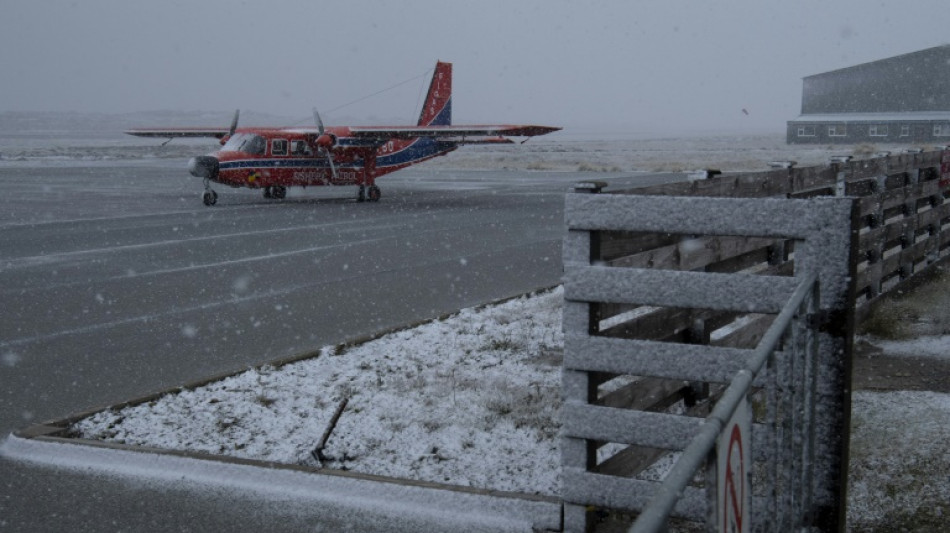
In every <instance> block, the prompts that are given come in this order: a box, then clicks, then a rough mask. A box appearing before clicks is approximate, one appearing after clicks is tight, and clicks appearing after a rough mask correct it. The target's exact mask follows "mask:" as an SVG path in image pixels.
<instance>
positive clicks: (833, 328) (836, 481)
mask: <svg viewBox="0 0 950 533" xmlns="http://www.w3.org/2000/svg"><path fill="white" fill-rule="evenodd" d="M850 205H851V209H850V227H835V228H831V227H830V228H827V230H828V231H827V232H826V233H825V234H824V235H823V236H822V237H820V238H816V239H810V240H806V241H804V242H803V243H802V244H803V246H802V247H803V248H806V250H802V251H803V252H804V253H802V254H801V256H799V254H798V250H797V249H796V254H795V255H796V264H795V270H796V272H798V271H799V269H802V271H804V272H818V274H819V282H820V285H821V288H822V289H821V292H822V298H821V302H820V304H821V308H820V311H819V313H818V317H819V328H818V346H819V350H818V355H817V361H816V364H817V365H818V368H819V372H818V378H817V379H818V381H817V384H816V385H817V388H816V391H815V393H816V396H817V402H816V409H817V411H816V433H817V434H818V435H823V437H822V439H820V441H819V442H816V449H815V462H816V465H817V468H816V474H815V478H814V480H813V481H814V483H813V485H812V486H813V496H814V501H815V504H816V514H815V517H814V519H815V521H814V523H813V526H814V527H815V528H817V529H818V530H819V531H822V532H827V533H840V532H843V531H844V530H845V526H846V513H847V502H848V499H847V486H848V463H849V456H850V454H849V446H850V428H851V367H852V354H853V345H854V342H853V332H854V325H855V309H854V305H853V302H854V298H855V286H856V283H855V279H856V274H857V253H858V245H859V231H860V228H861V210H860V205H859V202H858V201H857V200H851V202H850ZM842 222H843V221H842ZM842 225H843V224H842ZM799 257H801V261H800V262H799V259H798V258H799Z"/></svg>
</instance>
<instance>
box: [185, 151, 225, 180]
mask: <svg viewBox="0 0 950 533" xmlns="http://www.w3.org/2000/svg"><path fill="white" fill-rule="evenodd" d="M188 172H190V173H191V175H192V176H194V177H196V178H216V177H217V176H218V159H217V158H216V157H214V156H210V155H200V156H198V157H192V158H191V161H188Z"/></svg>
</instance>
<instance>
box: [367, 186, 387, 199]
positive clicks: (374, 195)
mask: <svg viewBox="0 0 950 533" xmlns="http://www.w3.org/2000/svg"><path fill="white" fill-rule="evenodd" d="M382 195H383V193H382V192H381V191H380V190H379V187H377V186H375V185H372V186H370V188H369V195H368V196H367V199H368V200H369V201H370V202H378V201H379V197H380V196H382Z"/></svg>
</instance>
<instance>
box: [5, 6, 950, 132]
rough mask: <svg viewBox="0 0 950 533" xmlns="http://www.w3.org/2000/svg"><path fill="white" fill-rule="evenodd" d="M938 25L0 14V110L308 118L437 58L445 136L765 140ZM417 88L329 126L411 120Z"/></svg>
mask: <svg viewBox="0 0 950 533" xmlns="http://www.w3.org/2000/svg"><path fill="white" fill-rule="evenodd" d="M948 19H950V7H948V4H947V3H946V0H926V1H904V0H901V1H898V0H887V1H877V2H872V1H867V0H836V1H828V0H805V1H790V0H785V1H782V2H773V1H765V0H741V1H740V0H736V1H723V2H711V1H703V2H700V1H695V2H678V1H659V0H657V1H649V2H648V1H622V2H613V1H605V2H580V1H576V0H575V1H550V0H548V1H530V2H528V1H513V0H501V1H495V0H480V1H477V2H475V1H472V2H454V1H448V0H441V1H417V0H412V1H407V2H376V1H365V0H335V1H326V0H324V1H321V2H312V1H290V0H288V1H266V2H265V1H262V0H257V1H246V2H226V1H192V0H181V1H169V0H165V1H162V2H154V1H122V0H116V1H107V0H82V1H79V0H76V1H62V0H53V1H43V2H39V1H18V0H13V1H10V0H7V1H5V2H4V3H3V5H2V17H0V111H20V110H37V111H60V110H63V111H96V112H128V111H144V110H157V109H174V110H228V109H234V108H242V109H252V110H255V111H261V112H267V113H273V114H278V115H283V116H288V117H302V118H305V117H307V116H309V110H310V108H311V107H313V106H317V107H318V108H320V109H324V110H328V111H329V110H332V109H334V108H336V107H338V106H340V105H342V104H345V103H347V102H350V101H352V100H355V99H358V98H360V97H362V96H365V95H368V94H371V93H373V92H376V91H378V90H380V89H383V88H386V87H389V86H391V85H394V84H397V83H399V82H402V81H405V80H408V79H411V78H414V77H417V76H419V75H421V74H423V73H424V72H425V71H427V70H428V69H430V68H431V67H432V66H433V65H434V63H435V61H436V60H437V59H441V60H445V61H451V62H453V63H454V65H455V67H454V68H455V72H454V73H455V79H454V98H453V111H454V119H455V121H456V122H458V123H463V122H469V123H471V122H531V123H542V124H552V125H564V126H574V127H577V126H580V127H597V128H603V129H604V130H607V131H633V132H640V131H651V130H661V131H676V132H688V131H711V130H723V131H729V132H737V131H738V132H743V131H746V132H761V131H776V132H778V131H784V123H785V121H786V120H788V119H791V118H794V117H795V116H797V114H798V112H799V109H800V103H801V102H800V98H801V78H802V77H804V76H808V75H811V74H816V73H820V72H824V71H828V70H833V69H837V68H841V67H846V66H850V65H853V64H857V63H863V62H867V61H873V60H875V59H880V58H884V57H889V56H893V55H897V54H902V53H907V52H912V51H915V50H919V49H923V48H928V47H931V46H936V45H940V44H945V43H947V42H948V41H950V37H948V32H947V29H946V23H947V20H948ZM944 75H946V74H944ZM424 85H425V81H424V80H423V79H422V78H419V79H415V80H413V81H412V82H409V83H406V84H405V85H402V86H400V87H398V88H397V89H394V90H392V91H389V92H386V93H384V94H381V95H379V96H376V97H373V98H370V99H367V100H364V101H362V102H359V103H357V104H354V105H351V106H348V107H346V108H343V109H339V110H336V111H332V112H327V113H326V114H327V115H328V116H327V117H326V119H327V122H330V123H338V122H336V121H335V120H334V118H337V119H338V120H339V119H341V118H343V117H346V118H350V117H356V118H357V119H361V120H364V121H368V120H371V119H376V118H384V119H392V118H400V119H402V121H405V122H408V121H411V120H412V117H413V115H414V113H415V109H416V107H417V104H418V100H419V93H420V92H421V91H422V90H423V86H424ZM743 109H744V110H745V112H743Z"/></svg>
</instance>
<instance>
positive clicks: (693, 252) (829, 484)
mask: <svg viewBox="0 0 950 533" xmlns="http://www.w3.org/2000/svg"><path fill="white" fill-rule="evenodd" d="M948 156H950V151H937V152H928V153H906V154H899V155H893V156H891V155H881V156H880V157H875V158H872V159H867V160H861V161H853V160H850V159H849V158H843V159H840V160H835V161H832V162H831V163H829V164H828V165H825V166H820V167H810V168H795V167H794V166H786V167H785V168H780V169H776V170H772V171H768V172H758V173H746V174H737V175H720V176H715V177H712V178H710V179H702V180H694V181H689V182H680V183H673V184H666V185H660V186H654V187H649V188H645V189H636V190H632V191H619V192H616V193H614V194H617V195H636V197H637V198H638V201H637V202H636V203H635V205H636V207H635V209H637V210H638V213H637V214H636V216H635V217H633V218H635V219H636V220H637V223H636V224H635V225H633V226H629V225H624V224H622V223H621V222H620V221H616V220H614V221H611V220H610V218H611V217H619V218H623V217H624V216H625V215H624V211H623V209H624V208H621V207H614V208H611V211H610V212H609V213H607V214H606V218H605V217H604V216H602V215H604V213H601V214H600V215H598V216H597V218H599V219H601V221H602V222H605V223H603V224H594V225H590V224H585V223H584V222H583V221H584V220H589V219H590V214H589V213H587V214H585V213H584V210H585V209H594V210H603V209H604V206H602V205H600V204H599V203H598V202H593V203H591V202H587V201H585V197H589V196H588V195H587V194H584V193H600V192H602V191H601V189H602V188H603V184H599V183H596V182H590V183H583V184H578V189H577V192H576V193H575V194H569V195H568V209H567V210H566V216H565V218H566V223H567V229H568V232H567V236H566V238H565V246H564V254H565V257H564V263H565V269H566V272H567V274H566V278H565V289H566V294H565V299H566V305H565V333H566V334H567V335H568V337H571V336H574V337H575V338H588V339H594V340H595V341H596V342H600V343H603V342H609V343H621V341H620V340H619V339H625V340H629V341H631V342H630V343H628V348H627V349H628V350H629V351H630V352H631V353H634V352H636V351H637V350H638V349H640V348H642V347H643V344H642V343H643V342H652V341H663V342H666V343H676V344H678V345H696V346H695V348H692V349H690V350H687V352H684V353H689V354H691V355H689V356H686V359H685V360H684V361H683V362H682V364H685V365H690V364H692V365H693V366H694V367H695V368H693V369H692V370H691V372H689V373H688V375H689V376H691V377H689V378H687V379H671V376H670V372H669V370H668V367H669V365H670V364H671V363H670V361H669V360H664V359H662V358H660V357H654V358H653V360H652V361H645V362H644V364H643V365H641V366H640V370H639V371H638V373H637V374H636V375H630V374H625V373H622V372H619V371H616V370H617V369H616V368H615V369H614V370H615V371H610V369H609V368H608V367H604V366H600V367H598V366H597V365H593V366H591V365H588V364H587V363H586V362H584V361H586V359H585V357H579V356H578V353H577V351H578V350H580V349H582V348H579V345H577V344H576V343H575V344H573V345H572V344H571V343H570V342H569V343H568V345H567V346H566V350H565V385H564V386H565V399H566V401H567V403H569V404H570V403H571V402H572V401H573V402H580V403H581V404H588V405H596V406H599V407H608V408H613V409H623V410H633V411H646V412H654V413H655V412H667V411H669V410H670V409H671V408H678V409H681V410H683V411H684V412H683V414H685V415H686V416H693V417H696V416H705V415H706V414H708V410H709V406H710V405H711V403H712V402H711V401H710V399H711V398H712V399H715V398H716V397H717V395H718V393H719V392H720V391H721V388H722V387H721V384H722V383H725V382H728V379H730V378H731V376H732V375H734V373H735V371H736V370H738V369H739V367H740V366H741V365H740V364H739V363H736V362H735V361H733V362H732V363H729V362H728V361H727V359H724V358H722V357H719V358H716V357H706V356H703V355H701V354H703V353H712V352H714V351H715V350H721V349H725V348H740V349H741V348H752V347H754V346H755V345H756V344H757V343H758V341H759V340H760V339H761V337H762V335H763V333H764V332H765V331H766V329H767V328H768V327H769V325H770V324H771V322H772V320H773V319H774V316H775V315H774V313H771V312H763V311H762V310H760V309H758V308H756V306H754V305H752V306H750V307H749V309H747V310H745V311H746V312H743V310H742V309H741V308H737V309H726V308H722V307H717V306H716V305H711V304H709V303H705V304H696V303H689V302H690V301H691V300H690V299H689V297H688V296H687V297H686V299H685V300H684V296H683V295H684V294H688V293H683V292H682V291H684V290H686V287H685V286H677V285H680V282H678V281H674V280H675V279H676V278H669V279H667V278H663V277H662V276H659V277H658V276H655V275H651V274H650V272H653V271H664V270H665V271H686V272H702V273H704V275H706V276H709V274H715V276H713V277H709V278H707V279H709V280H714V283H715V284H716V286H717V287H718V290H720V291H721V297H722V298H723V299H729V298H730V294H731V293H732V292H734V291H735V290H736V289H735V286H734V284H733V283H734V281H730V280H737V279H739V278H741V279H742V280H743V281H746V280H748V279H751V278H760V279H761V280H764V279H769V280H771V281H769V283H772V284H774V283H776V281H775V280H778V279H780V278H781V277H783V276H785V277H791V276H798V275H799V274H801V272H802V268H803V267H802V265H800V264H796V259H798V262H799V263H800V262H801V261H802V260H803V258H804V256H803V255H802V253H804V251H805V250H806V249H808V246H811V245H806V244H805V241H803V240H802V238H803V237H802V236H801V235H789V234H784V235H783V234H781V232H772V231H770V229H769V228H770V226H771V225H775V226H780V224H778V223H777V221H775V220H773V219H771V218H770V217H771V216H772V215H771V214H770V212H769V210H770V209H773V208H774V206H771V202H770V201H763V202H761V204H760V207H761V212H757V211H756V210H755V209H754V208H753V209H752V210H751V211H749V210H747V207H748V205H747V204H748V202H743V204H744V207H743V211H742V212H741V214H740V213H739V212H738V211H736V212H733V213H730V209H731V208H730V207H729V206H728V202H726V204H722V203H721V201H720V200H719V199H727V198H741V199H749V198H763V199H764V198H768V197H773V198H783V199H807V198H813V197H818V196H844V197H848V198H849V199H850V200H846V201H850V205H851V207H850V217H849V220H850V223H849V222H848V220H845V221H843V222H842V221H836V222H833V223H835V224H840V225H843V227H839V228H838V229H839V230H841V229H844V230H845V233H846V234H847V235H848V237H849V238H848V249H847V252H846V253H844V252H842V253H843V254H844V257H845V260H846V264H847V271H848V275H847V276H843V277H842V278H841V280H843V281H829V280H827V279H823V280H822V288H821V290H822V295H823V299H824V298H826V297H827V296H828V295H836V294H837V295H843V296H832V297H831V298H830V300H823V302H822V308H823V316H821V317H818V318H816V320H819V321H820V322H821V324H822V330H823V331H824V332H825V333H826V334H829V332H831V333H830V335H831V336H830V337H828V338H826V339H825V341H824V342H825V344H826V348H827V347H828V346H832V348H833V349H832V351H831V352H829V351H828V350H827V349H826V350H825V353H826V354H828V353H833V355H826V356H825V357H826V360H823V361H821V362H820V368H821V372H822V376H821V377H820V378H819V379H820V381H821V383H819V390H818V395H819V397H820V398H822V400H821V401H820V405H819V406H818V413H817V416H818V418H819V419H820V420H824V422H821V423H822V424H824V427H823V428H822V431H824V432H826V433H833V432H837V433H838V434H837V436H832V437H831V440H830V441H829V440H828V439H827V438H824V439H823V440H822V442H823V444H822V445H823V446H825V449H824V450H819V451H818V454H819V456H823V457H826V458H827V460H826V464H824V465H823V468H822V472H821V474H820V475H819V476H818V478H819V479H818V480H817V481H816V494H815V498H816V502H817V503H818V507H817V508H816V510H815V514H814V515H813V516H812V517H811V518H810V519H809V520H811V521H812V522H813V523H820V524H821V528H822V530H825V531H838V530H841V528H843V526H844V515H843V512H844V510H843V507H842V506H840V505H837V504H836V503H835V502H841V501H845V500H844V496H845V494H844V488H845V486H846V473H847V468H846V467H847V445H848V439H847V428H848V424H849V420H850V419H849V411H850V357H851V341H852V339H851V337H852V333H853V324H854V318H855V316H857V317H858V318H860V317H861V316H863V315H864V314H865V313H866V312H867V310H868V305H869V304H870V303H871V302H873V301H874V300H875V299H877V298H878V297H880V296H881V295H882V294H885V293H887V292H888V291H890V290H893V289H894V288H896V287H897V286H899V285H900V284H901V282H902V281H905V280H908V279H910V278H911V277H913V276H914V275H915V274H917V273H919V272H921V271H922V270H924V269H925V268H926V267H927V266H928V265H930V264H933V263H934V262H936V261H938V260H940V259H941V258H943V257H945V256H946V255H948V251H950V202H947V201H946V198H947V197H948V195H950V190H948V189H950V187H948V181H950V180H948V179H947V178H950V157H948ZM941 164H943V174H942V173H941ZM941 177H943V179H941ZM598 196H613V194H611V195H605V194H602V195H598ZM661 196H672V197H692V198H689V199H687V198H671V199H669V200H670V201H661V199H660V198H658V197H661ZM697 197H698V198H702V199H705V200H701V201H696V200H697ZM589 198H592V197H589ZM753 204H754V203H753ZM706 207H710V209H706ZM713 207H715V208H714V209H713ZM730 215H732V216H737V217H738V216H741V217H745V218H747V219H750V220H755V221H757V222H756V223H757V224H759V225H761V227H755V226H752V227H750V226H748V224H747V222H748V220H744V221H742V222H743V223H742V224H737V225H730V224H725V225H723V224H722V220H721V219H722V218H723V217H726V218H727V219H728V217H730ZM803 216H806V215H804V214H803ZM807 216H810V215H807ZM702 217H708V224H705V225H704V224H702V223H701V222H702ZM750 217H751V218H750ZM686 220H688V221H689V222H690V223H689V224H684V223H683V221H686ZM697 220H698V221H699V222H700V223H699V224H697ZM773 223H774V224H773ZM829 223H832V222H829ZM782 224H787V221H785V222H783V223H782ZM740 226H743V227H745V230H741V231H740V229H741V228H740ZM749 229H754V231H746V230H749ZM826 259H827V260H828V262H829V263H834V262H836V261H837V260H838V259H839V258H832V257H828V258H826ZM590 268H593V270H590ZM581 272H583V274H581ZM591 273H594V278H599V282H605V281H607V280H612V281H610V283H620V284H621V286H623V287H624V290H625V291H626V290H628V289H630V290H634V292H636V291H638V290H640V289H637V287H638V286H643V285H648V284H651V283H652V284H657V283H660V284H665V286H661V287H660V288H661V289H662V291H664V292H665V294H666V295H667V296H668V297H669V298H668V299H666V300H663V301H664V302H666V303H665V304H664V305H657V304H656V303H655V302H654V303H649V304H645V303H644V302H643V301H642V300H638V299H637V298H617V297H616V295H613V296H612V295H611V293H610V290H609V289H604V290H599V289H595V286H596V284H597V283H598V281H597V280H596V279H595V280H594V281H591V280H586V279H585V276H588V275H590V274H591ZM749 274H752V276H749ZM594 278H592V279H594ZM753 281H754V280H753ZM591 283H593V285H591ZM735 283H738V282H735ZM836 283H837V284H839V285H840V284H842V283H843V284H844V286H835V284H836ZM580 286H584V287H586V288H585V289H584V290H583V291H581V292H578V287H580ZM572 287H573V288H572ZM615 288H616V286H615ZM588 289H591V290H593V292H590V291H589V290H588ZM677 291H680V293H681V294H680V295H677ZM762 291H763V292H762V294H763V295H764V294H765V293H766V292H767V287H765V286H763V287H762ZM581 294H583V295H582V296H580V295H581ZM639 294H644V293H639ZM836 298H845V301H843V302H842V301H837V302H836V301H835V299H836ZM677 302H678V303H677ZM835 332H837V333H835ZM598 339H600V340H598ZM606 339H611V340H609V341H607V340H606ZM612 339H617V340H616V341H614V340H612ZM638 343H639V345H638ZM829 343H830V344H829ZM621 345H622V344H618V345H617V347H615V348H614V349H612V353H614V354H615V355H617V356H619V354H620V353H621V352H622V351H623V350H624V348H620V346H621ZM703 347H712V349H711V350H706V351H705V352H704V349H703ZM587 352H590V350H587ZM690 358H692V362H690ZM710 361H716V363H715V364H710ZM571 365H573V366H571ZM696 372H700V374H702V375H703V377H700V376H697V375H696ZM581 389H583V390H581ZM574 407H576V404H575V405H574ZM574 407H570V406H569V407H568V409H572V408H574ZM615 414H618V415H622V412H621V411H616V412H615ZM628 418H629V417H628ZM760 418H761V416H757V419H760ZM623 419H624V418H623V416H619V417H618V418H617V420H618V421H619V420H623ZM575 422H576V423H574V424H572V423H571V422H570V421H569V420H568V421H566V423H565V439H564V443H563V445H564V450H565V451H564V467H565V483H564V492H565V502H566V508H565V526H566V529H568V530H578V529H583V528H584V527H589V526H590V525H591V521H590V517H591V514H590V511H591V508H592V507H603V508H613V509H622V510H628V511H633V512H637V511H639V510H640V509H641V508H642V507H641V504H642V501H640V500H637V499H636V498H629V497H627V496H628V495H624V496H610V494H609V492H605V493H603V494H600V493H598V494H600V495H597V494H593V493H591V495H590V497H587V496H584V490H577V488H576V487H575V486H572V484H575V482H581V484H582V485H583V486H584V487H586V488H588V489H590V488H591V487H595V486H597V485H598V484H599V485H600V486H602V487H610V486H614V487H619V486H629V484H627V485H624V484H623V483H621V484H620V485H617V484H616V483H614V482H612V481H611V480H614V481H616V480H623V479H635V478H637V477H638V476H639V477H640V478H643V476H644V475H645V474H644V473H645V472H649V469H650V468H651V467H652V466H653V465H654V463H655V462H656V461H657V459H658V458H661V457H664V456H666V455H667V452H668V449H669V447H668V446H652V447H651V446H638V445H633V446H630V445H624V444H623V443H616V442H613V443H612V441H611V440H610V439H609V438H597V437H596V436H594V435H591V434H590V433H589V432H587V431H581V425H582V421H581V420H580V419H578V420H575ZM583 429H585V430H586V429H587V428H583ZM648 440H649V439H648ZM684 444H685V443H684ZM578 469H579V470H578ZM591 476H594V477H591ZM591 479H596V480H597V481H596V482H594V483H593V484H591V483H589V481H590V480H591ZM585 480H586V481H585ZM585 490H586V489H585ZM595 492H596V491H595ZM601 492H602V491H601Z"/></svg>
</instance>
